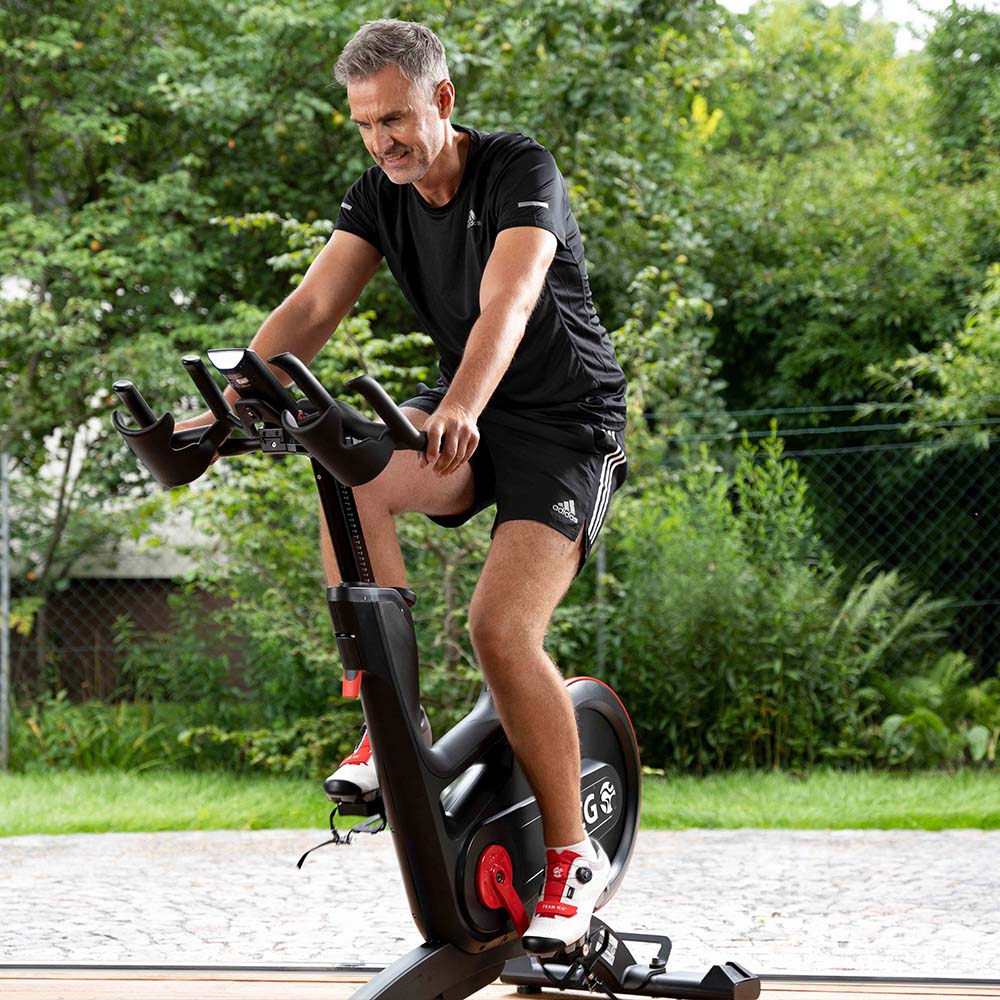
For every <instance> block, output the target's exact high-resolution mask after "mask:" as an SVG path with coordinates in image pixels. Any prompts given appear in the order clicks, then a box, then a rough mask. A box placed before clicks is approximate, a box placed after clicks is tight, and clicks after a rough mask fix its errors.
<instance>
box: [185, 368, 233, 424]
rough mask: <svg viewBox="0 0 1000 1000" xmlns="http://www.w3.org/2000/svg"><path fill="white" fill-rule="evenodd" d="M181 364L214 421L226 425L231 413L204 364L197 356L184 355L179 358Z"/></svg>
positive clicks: (226, 401) (227, 403) (227, 402)
mask: <svg viewBox="0 0 1000 1000" xmlns="http://www.w3.org/2000/svg"><path fill="white" fill-rule="evenodd" d="M181 364H182V365H184V367H185V368H186V369H187V373H188V375H190V376H191V381H192V382H194V385H195V388H196V389H197V390H198V392H200V393H201V397H202V399H204V400H205V402H206V403H207V404H208V408H209V409H210V410H211V411H212V416H214V417H215V419H216V420H224V421H226V422H227V423H228V422H229V420H230V418H231V417H232V416H233V411H232V409H231V408H230V406H229V401H228V400H227V399H226V397H225V396H224V395H223V392H222V390H221V389H220V388H219V386H218V384H217V383H216V381H215V379H214V378H212V376H211V375H210V374H209V372H208V369H207V368H206V367H205V363H204V362H203V361H202V360H201V358H200V357H198V355H197V354H185V355H184V357H183V358H181Z"/></svg>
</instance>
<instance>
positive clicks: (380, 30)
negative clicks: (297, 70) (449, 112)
mask: <svg viewBox="0 0 1000 1000" xmlns="http://www.w3.org/2000/svg"><path fill="white" fill-rule="evenodd" d="M386 66H398V67H399V71H400V72H401V73H402V74H403V76H405V77H406V78H407V79H408V80H410V81H411V82H413V83H415V84H417V86H419V87H422V88H423V89H424V90H426V91H427V94H428V96H431V95H433V93H434V88H435V87H436V86H437V85H438V84H439V83H440V82H441V81H442V80H447V79H448V78H449V77H448V63H447V62H446V61H445V54H444V46H443V45H442V44H441V39H440V38H438V36H437V35H435V34H434V32H433V31H431V29H430V28H428V27H426V26H424V25H423V24H418V23H417V22H416V21H397V20H382V21H369V22H368V23H367V24H363V25H362V26H361V27H360V28H359V29H358V31H357V33H356V34H355V35H354V37H353V38H352V39H351V40H350V41H349V42H348V43H347V44H346V45H345V46H344V51H343V52H341V53H340V58H339V59H338V60H337V66H336V68H335V69H334V71H333V74H334V76H335V77H336V79H337V83H339V84H341V86H344V87H346V86H347V85H348V84H349V83H356V82H357V81H358V80H363V79H365V78H366V77H369V76H371V75H372V74H373V73H377V72H378V71H379V70H380V69H383V68H384V67H386Z"/></svg>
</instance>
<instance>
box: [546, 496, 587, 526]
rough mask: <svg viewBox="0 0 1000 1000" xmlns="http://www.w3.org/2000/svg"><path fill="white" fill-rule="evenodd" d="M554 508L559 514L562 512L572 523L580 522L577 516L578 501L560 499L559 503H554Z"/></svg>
mask: <svg viewBox="0 0 1000 1000" xmlns="http://www.w3.org/2000/svg"><path fill="white" fill-rule="evenodd" d="M552 509H553V510H554V511H555V512H556V513H557V514H561V515H562V516H563V517H564V518H566V520H567V521H569V522H570V523H571V524H579V523H580V522H579V520H578V519H577V516H576V503H575V502H574V501H573V500H560V501H559V503H554V504H553V505H552Z"/></svg>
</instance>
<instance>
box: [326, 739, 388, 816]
mask: <svg viewBox="0 0 1000 1000" xmlns="http://www.w3.org/2000/svg"><path fill="white" fill-rule="evenodd" d="M323 791H324V792H326V797H327V798H328V799H330V801H331V802H343V801H356V800H358V799H361V800H364V799H367V798H374V796H375V793H376V792H377V791H378V775H377V774H376V773H375V757H374V755H373V754H372V743H371V740H370V739H369V738H368V727H367V726H365V727H363V728H362V730H361V740H360V742H359V743H358V745H357V746H356V747H355V748H354V753H352V754H350V755H349V756H347V757H345V758H344V759H343V760H342V761H341V762H340V767H338V768H337V770H336V771H334V772H333V774H331V775H330V777H329V778H327V779H326V781H324V782H323Z"/></svg>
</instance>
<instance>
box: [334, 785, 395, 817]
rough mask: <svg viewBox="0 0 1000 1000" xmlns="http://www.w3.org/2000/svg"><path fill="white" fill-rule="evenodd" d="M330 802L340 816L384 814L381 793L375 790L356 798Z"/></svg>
mask: <svg viewBox="0 0 1000 1000" xmlns="http://www.w3.org/2000/svg"><path fill="white" fill-rule="evenodd" d="M331 801H333V802H336V804H337V812H338V813H339V814H340V815H341V816H381V815H383V814H384V813H385V804H384V803H383V801H382V793H381V792H380V791H377V790H376V791H374V792H369V793H368V794H367V795H363V796H360V797H358V798H351V799H332V800H331Z"/></svg>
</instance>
